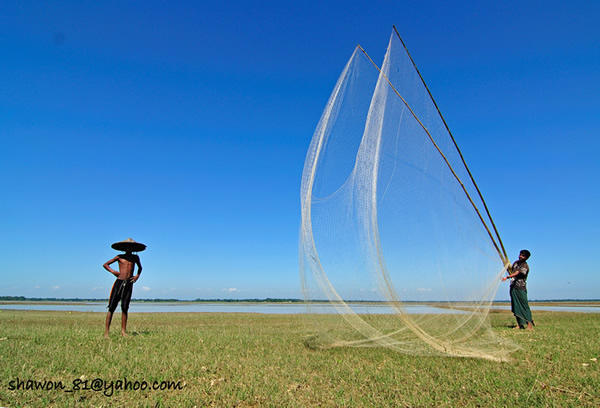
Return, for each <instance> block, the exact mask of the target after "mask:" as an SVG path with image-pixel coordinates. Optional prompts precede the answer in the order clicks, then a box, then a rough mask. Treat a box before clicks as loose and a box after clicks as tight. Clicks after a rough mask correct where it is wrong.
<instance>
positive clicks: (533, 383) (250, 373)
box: [0, 310, 600, 407]
mask: <svg viewBox="0 0 600 408" xmlns="http://www.w3.org/2000/svg"><path fill="white" fill-rule="evenodd" d="M491 318H492V325H493V327H494V330H496V331H497V332H498V333H499V334H500V335H501V336H505V337H508V338H511V339H514V341H516V342H517V343H518V344H520V345H521V347H522V350H521V351H519V352H517V353H515V354H514V355H513V357H514V361H512V362H509V363H494V362H490V361H484V360H474V359H464V358H447V357H416V356H409V355H403V354H400V353H397V352H394V351H390V350H387V349H380V348H374V349H373V348H371V349H350V348H338V349H329V350H313V349H310V348H307V347H306V346H305V345H304V342H303V339H304V338H306V336H307V335H309V334H310V333H311V331H310V328H308V327H306V326H305V325H304V319H303V318H302V316H299V315H256V314H216V313H207V314H204V313H164V314H162V313H149V314H131V315H130V324H129V333H130V336H129V337H127V338H121V337H119V336H118V328H119V324H120V315H119V314H118V313H117V314H115V319H114V320H113V330H112V332H111V339H110V340H106V339H104V338H103V337H102V331H103V321H104V314H100V313H76V312H72V313H68V312H41V311H6V310H5V311H0V406H6V407H44V406H57V407H68V406H93V407H108V406H110V407H119V406H123V407H125V406H127V407H136V406H140V407H194V406H197V407H204V406H219V407H233V406H238V407H246V406H272V407H307V406H325V407H336V406H340V407H342V406H343V407H363V406H365V407H372V406H376V407H430V406H436V407H457V406H466V407H479V406H523V407H525V406H527V407H531V406H550V407H563V406H564V407H574V406H582V407H586V406H589V407H592V406H598V404H599V401H600V391H599V389H600V368H599V367H600V366H599V364H600V363H598V361H597V359H598V358H600V340H598V339H600V319H599V317H598V315H597V314H591V313H590V314H586V313H558V312H536V313H535V315H534V318H535V320H536V324H537V327H536V329H535V330H534V331H533V332H526V331H513V330H512V329H511V328H510V327H509V326H511V325H512V324H513V318H512V315H511V314H510V313H508V312H497V313H493V314H492V315H491ZM95 379H100V380H101V381H100V382H98V381H96V382H94V380H95ZM33 381H37V382H38V383H37V386H38V387H40V386H41V385H43V384H44V383H43V381H51V382H46V383H45V386H44V389H39V388H38V389H32V388H35V384H34V383H33ZM119 381H120V382H119ZM49 384H52V387H53V389H48V388H49V387H50V385H49ZM111 384H112V386H111ZM99 385H101V387H100V388H101V390H100V391H93V390H91V389H85V388H96V387H99ZM169 385H171V389H168V386H169ZM173 385H175V386H179V387H180V388H181V389H173V388H172V386H173ZM154 386H156V387H159V388H160V387H161V386H162V387H163V389H162V390H161V389H156V390H154V389H149V388H152V387H154ZM136 387H137V389H136ZM145 387H148V388H147V389H141V388H145ZM76 388H79V390H77V389H76ZM119 388H121V389H119ZM123 388H125V389H123Z"/></svg>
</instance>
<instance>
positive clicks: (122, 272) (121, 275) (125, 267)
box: [102, 252, 142, 282]
mask: <svg viewBox="0 0 600 408" xmlns="http://www.w3.org/2000/svg"><path fill="white" fill-rule="evenodd" d="M115 262H118V264H119V271H118V272H117V271H115V270H114V269H113V268H111V267H110V265H111V264H113V263H115ZM135 265H137V267H138V269H137V275H135V276H134V275H133V272H134V269H135ZM102 266H104V269H106V270H107V271H109V272H110V273H112V274H113V275H115V276H116V277H117V279H121V280H131V281H132V282H135V281H137V280H138V278H139V276H140V273H141V272H142V264H141V263H140V257H139V256H137V255H135V254H132V253H129V252H128V253H126V254H121V255H117V256H115V257H114V258H113V259H111V260H110V261H107V262H106V263H105V264H104V265H102Z"/></svg>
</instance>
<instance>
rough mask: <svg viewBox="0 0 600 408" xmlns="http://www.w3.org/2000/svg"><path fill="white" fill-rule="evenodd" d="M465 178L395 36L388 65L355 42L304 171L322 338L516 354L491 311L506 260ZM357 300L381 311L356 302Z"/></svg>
mask: <svg viewBox="0 0 600 408" xmlns="http://www.w3.org/2000/svg"><path fill="white" fill-rule="evenodd" d="M469 180H470V179H469V176H468V174H467V171H466V169H465V166H464V164H463V163H462V161H461V158H460V155H459V153H458V152H457V148H456V147H455V146H454V143H453V141H452V139H451V136H450V134H449V132H448V130H447V129H446V127H445V124H444V122H443V119H442V118H441V116H440V115H439V113H438V111H437V109H436V107H435V104H434V102H433V100H432V99H431V97H430V96H429V94H428V91H427V89H426V88H425V86H424V84H423V82H422V81H421V79H420V77H419V74H418V72H417V71H416V69H415V66H414V65H413V63H412V61H411V59H410V57H409V56H408V54H407V52H406V50H405V48H404V47H403V44H402V43H401V41H400V39H399V37H398V36H396V35H394V34H392V36H391V39H390V43H389V45H388V50H387V53H386V56H385V59H384V62H383V64H382V66H381V69H380V70H379V68H378V67H377V66H375V65H374V64H373V62H372V61H371V60H370V58H369V57H368V56H367V55H366V53H365V52H364V51H363V50H362V48H360V47H357V49H356V50H355V51H354V53H353V55H352V57H351V58H350V60H349V61H348V63H347V65H346V66H345V68H344V70H343V72H342V74H341V75H340V78H339V79H338V82H337V83H336V86H335V88H334V90H333V92H332V94H331V97H330V99H329V101H328V103H327V105H326V107H325V109H324V111H323V114H322V117H321V119H320V121H319V124H318V125H317V128H316V130H315V133H314V135H313V139H312V141H311V144H310V147H309V150H308V152H307V156H306V161H305V166H304V172H303V176H302V186H301V200H302V226H301V231H300V263H301V268H300V269H301V280H302V286H303V292H304V296H305V299H306V300H307V304H308V306H309V309H310V310H309V311H310V312H311V313H310V316H312V318H314V319H315V320H318V324H317V327H319V330H318V333H317V334H316V335H315V336H314V337H312V338H311V340H310V341H311V342H312V343H313V344H314V345H319V346H362V347H367V346H384V347H390V348H393V349H395V350H399V351H402V352H405V353H411V354H419V355H431V354H444V355H452V356H463V357H478V358H487V359H491V360H506V359H508V356H509V353H510V352H512V351H513V350H515V346H514V345H513V344H510V343H509V342H508V341H506V340H504V339H502V338H500V337H499V336H497V334H495V332H494V331H493V330H492V329H491V326H490V323H489V318H488V314H489V310H490V305H491V302H492V300H493V298H494V296H495V294H496V291H497V289H498V286H499V282H500V278H501V276H502V274H503V272H505V270H506V266H505V262H503V261H502V257H501V256H500V257H499V252H498V249H497V245H495V241H494V238H492V237H491V236H490V233H489V230H488V229H487V228H486V225H485V220H483V219H482V218H481V216H480V213H478V209H479V208H481V207H482V202H481V201H480V200H477V198H476V197H477V193H476V191H475V188H474V186H473V185H472V183H469V182H468V181H469ZM361 302H362V304H363V305H364V304H365V302H370V303H371V304H372V305H377V306H378V307H380V308H383V310H384V311H383V312H378V313H375V314H369V313H358V309H359V308H360V306H359V305H357V304H360V303H361ZM323 303H326V304H327V306H328V307H322V306H323ZM416 303H427V304H428V305H429V307H435V312H434V313H418V310H416V311H415V306H414V305H415V304H416ZM331 308H335V310H336V312H337V314H335V315H333V316H332V315H328V316H319V312H320V311H322V310H331ZM366 310H373V309H369V308H367V309H366ZM449 311H450V312H449Z"/></svg>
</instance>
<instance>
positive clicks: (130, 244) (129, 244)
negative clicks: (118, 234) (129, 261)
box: [111, 238, 146, 252]
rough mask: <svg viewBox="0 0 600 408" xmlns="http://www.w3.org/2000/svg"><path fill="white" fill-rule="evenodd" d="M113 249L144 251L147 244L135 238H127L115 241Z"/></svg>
mask: <svg viewBox="0 0 600 408" xmlns="http://www.w3.org/2000/svg"><path fill="white" fill-rule="evenodd" d="M111 247H112V248H113V249H116V250H117V251H125V252H127V251H131V252H142V251H143V250H144V249H146V245H144V244H141V243H139V242H135V241H134V240H133V238H127V239H126V240H124V241H119V242H115V243H114V244H112V245H111Z"/></svg>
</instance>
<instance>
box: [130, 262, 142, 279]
mask: <svg viewBox="0 0 600 408" xmlns="http://www.w3.org/2000/svg"><path fill="white" fill-rule="evenodd" d="M135 264H136V265H137V274H136V275H135V276H132V277H131V281H132V282H134V283H135V282H137V280H138V279H139V278H140V275H141V274H142V263H141V262H140V257H139V256H136V260H135Z"/></svg>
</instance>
